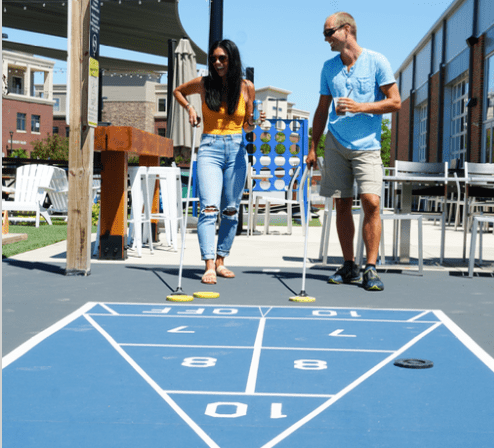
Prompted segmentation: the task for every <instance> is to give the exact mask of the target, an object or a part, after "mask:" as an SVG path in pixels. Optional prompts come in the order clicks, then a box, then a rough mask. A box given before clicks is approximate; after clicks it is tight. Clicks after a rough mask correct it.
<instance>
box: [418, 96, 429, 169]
mask: <svg viewBox="0 0 494 448" xmlns="http://www.w3.org/2000/svg"><path fill="white" fill-rule="evenodd" d="M426 161H427V104H424V105H423V106H422V107H420V108H419V162H426Z"/></svg>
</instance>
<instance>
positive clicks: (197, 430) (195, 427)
mask: <svg viewBox="0 0 494 448" xmlns="http://www.w3.org/2000/svg"><path fill="white" fill-rule="evenodd" d="M84 317H85V318H86V319H87V320H88V322H89V323H90V324H91V325H92V326H93V327H94V328H96V330H98V331H99V332H100V333H101V335H102V336H103V337H104V338H105V339H106V340H107V341H108V342H109V343H110V345H111V346H112V347H113V348H114V349H115V350H116V351H117V352H118V353H119V354H120V355H121V356H122V358H124V359H125V360H126V361H127V362H128V363H129V364H130V365H131V366H132V367H133V368H134V370H135V371H136V372H137V373H138V374H139V375H141V377H142V378H143V379H144V381H146V382H147V383H148V384H149V385H150V386H151V387H152V388H153V389H154V390H155V391H156V392H157V393H158V394H159V395H160V397H161V398H163V400H165V401H166V403H168V405H169V406H170V407H171V408H172V409H173V410H174V411H175V412H176V413H177V414H178V415H179V416H180V417H181V418H182V420H183V421H184V422H185V423H187V424H188V425H189V426H190V428H191V429H192V430H193V431H194V432H195V433H196V434H197V435H198V436H199V437H200V438H201V439H202V440H203V441H204V442H205V443H206V444H207V445H208V446H209V447H210V448H220V447H219V446H218V445H217V444H216V443H215V442H214V441H213V440H212V439H211V438H210V437H209V436H208V435H207V434H206V433H205V432H204V431H203V430H202V429H201V428H200V427H199V426H198V425H197V424H196V423H195V422H194V420H192V419H191V418H190V417H189V416H188V415H187V414H186V413H185V412H184V411H183V410H182V408H180V407H179V406H178V405H177V403H175V402H174V401H173V400H172V399H171V398H170V396H169V395H168V394H167V393H165V391H164V390H163V389H161V387H159V386H158V384H157V383H156V382H155V381H154V380H153V379H152V378H151V377H150V376H149V375H148V374H147V373H146V372H145V371H144V370H143V369H142V368H141V367H140V366H139V365H138V364H137V363H136V362H135V361H134V360H133V359H132V358H131V357H130V356H129V355H128V354H127V353H126V352H125V351H124V350H123V349H122V348H121V347H120V346H119V345H118V344H117V343H116V341H115V340H114V339H113V338H112V337H111V336H110V335H109V334H108V333H107V332H106V331H105V330H104V329H103V328H102V327H100V326H99V325H98V324H97V323H96V321H94V320H93V318H92V317H91V316H88V315H84Z"/></svg>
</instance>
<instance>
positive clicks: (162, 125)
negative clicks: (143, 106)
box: [154, 118, 166, 134]
mask: <svg viewBox="0 0 494 448" xmlns="http://www.w3.org/2000/svg"><path fill="white" fill-rule="evenodd" d="M158 129H166V118H155V119H154V133H155V134H157V133H158Z"/></svg>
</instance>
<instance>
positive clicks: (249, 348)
mask: <svg viewBox="0 0 494 448" xmlns="http://www.w3.org/2000/svg"><path fill="white" fill-rule="evenodd" d="M433 323H435V322H433ZM118 345H120V346H121V347H163V348H208V349H213V350H218V349H222V350H225V349H229V348H230V349H235V350H252V349H254V348H255V347H252V346H241V345H186V344H138V343H132V342H121V343H118ZM261 349H262V350H289V351H308V352H355V353H394V350H372V349H358V348H313V347H261Z"/></svg>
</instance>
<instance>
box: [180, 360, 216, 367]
mask: <svg viewBox="0 0 494 448" xmlns="http://www.w3.org/2000/svg"><path fill="white" fill-rule="evenodd" d="M216 361H217V360H216V359H215V358H185V359H184V362H183V363H182V365H183V366H185V367H201V368H202V367H214V366H215V365H216Z"/></svg>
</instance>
